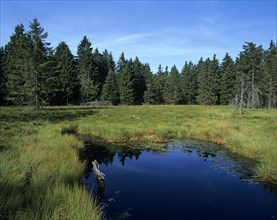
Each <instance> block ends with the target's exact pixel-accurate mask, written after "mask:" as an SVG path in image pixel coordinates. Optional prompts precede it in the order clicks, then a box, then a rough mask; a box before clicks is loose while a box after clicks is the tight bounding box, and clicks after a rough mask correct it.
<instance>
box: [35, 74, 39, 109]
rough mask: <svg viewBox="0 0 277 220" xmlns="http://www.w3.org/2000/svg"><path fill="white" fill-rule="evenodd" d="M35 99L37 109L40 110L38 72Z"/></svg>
mask: <svg viewBox="0 0 277 220" xmlns="http://www.w3.org/2000/svg"><path fill="white" fill-rule="evenodd" d="M35 92H36V94H35V96H36V97H35V99H36V108H37V109H39V100H38V73H37V71H36V85H35Z"/></svg>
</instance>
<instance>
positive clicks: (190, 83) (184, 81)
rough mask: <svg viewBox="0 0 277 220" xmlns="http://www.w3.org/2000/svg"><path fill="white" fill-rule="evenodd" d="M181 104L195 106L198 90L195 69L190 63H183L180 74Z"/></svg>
mask: <svg viewBox="0 0 277 220" xmlns="http://www.w3.org/2000/svg"><path fill="white" fill-rule="evenodd" d="M181 90H182V103H185V104H196V96H197V90H198V82H197V71H196V67H195V66H194V65H193V63H192V62H191V61H190V62H189V63H187V62H186V63H185V65H184V67H183V69H182V72H181Z"/></svg>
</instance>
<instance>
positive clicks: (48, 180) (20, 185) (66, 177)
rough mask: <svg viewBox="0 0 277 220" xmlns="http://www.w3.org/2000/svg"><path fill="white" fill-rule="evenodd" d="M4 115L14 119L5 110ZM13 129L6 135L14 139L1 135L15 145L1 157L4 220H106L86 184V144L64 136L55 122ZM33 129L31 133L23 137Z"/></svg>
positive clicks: (0, 209) (0, 215)
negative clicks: (83, 153) (83, 151)
mask: <svg viewBox="0 0 277 220" xmlns="http://www.w3.org/2000/svg"><path fill="white" fill-rule="evenodd" d="M0 111H1V112H3V111H4V113H5V116H4V117H9V115H8V113H7V112H6V111H5V109H4V110H3V109H1V110H0ZM13 111H14V110H13ZM19 111H20V109H19ZM29 111H30V115H29V117H30V118H31V117H32V114H34V113H33V112H32V111H33V110H31V109H30V110H29ZM51 114H53V112H51ZM56 114H58V113H56ZM0 117H1V115H0ZM26 117H27V116H26V115H25V116H24V120H26ZM19 118H20V117H19ZM4 120H8V119H7V118H5V119H4ZM9 123H10V127H9V128H8V129H6V128H5V129H4V132H3V133H6V134H9V133H11V132H14V135H13V136H4V137H2V133H1V137H2V138H5V139H6V140H7V141H8V143H10V144H8V145H7V146H6V148H5V150H2V151H1V152H0V219H102V218H103V216H102V213H101V210H100V209H99V208H98V207H97V206H96V204H95V202H94V201H93V200H92V199H91V196H90V195H89V193H88V192H87V191H86V190H85V189H84V188H83V186H82V185H81V184H80V179H81V176H82V175H83V171H84V167H85V165H84V164H83V163H81V162H80V160H79V151H80V150H81V149H82V148H83V143H82V142H80V141H79V140H77V138H76V137H75V136H73V135H63V136H62V135H61V124H60V123H53V122H49V120H46V121H44V120H41V119H39V118H34V119H32V120H31V119H30V121H29V120H28V121H25V122H23V121H22V120H19V119H18V121H11V122H9ZM17 124H18V125H19V126H17ZM33 124H35V125H33ZM0 126H1V125H0ZM5 126H6V125H5ZM27 126H30V128H28V129H29V131H30V132H23V131H24V130H25V129H26V127H27ZM32 126H33V127H32ZM0 128H1V131H2V127H0ZM6 130H7V131H6ZM18 133H22V134H21V135H17V134H18ZM67 133H70V132H67ZM11 143H12V144H11Z"/></svg>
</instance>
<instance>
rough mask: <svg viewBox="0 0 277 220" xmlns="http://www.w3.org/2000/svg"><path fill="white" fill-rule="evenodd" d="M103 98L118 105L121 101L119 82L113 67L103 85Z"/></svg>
mask: <svg viewBox="0 0 277 220" xmlns="http://www.w3.org/2000/svg"><path fill="white" fill-rule="evenodd" d="M102 99H103V100H107V101H110V102H111V103H112V104H113V105H117V104H119V102H120V98H119V89H118V83H117V79H116V75H115V73H114V71H113V70H112V69H110V71H109V73H108V76H107V78H106V81H105V84H104V86H103V92H102Z"/></svg>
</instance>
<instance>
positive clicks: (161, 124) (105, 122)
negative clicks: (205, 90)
mask: <svg viewBox="0 0 277 220" xmlns="http://www.w3.org/2000/svg"><path fill="white" fill-rule="evenodd" d="M276 113H277V111H276V110H275V109H272V110H261V109H260V110H246V111H245V114H244V115H243V116H239V115H237V114H236V113H235V112H234V111H233V110H232V109H230V108H229V107H223V106H218V107H213V106H117V107H97V108H95V107H80V106H71V107H47V108H45V109H43V110H34V109H33V108H29V107H20V108H1V109H0V119H1V124H0V130H1V133H0V191H1V194H0V217H1V218H9V217H10V218H17V217H20V219H49V218H53V219H60V218H63V217H64V218H71V219H77V218H82V216H86V215H87V214H88V213H90V216H91V219H101V218H102V214H101V212H100V211H99V209H97V208H96V206H95V204H94V203H93V201H92V200H91V198H90V197H89V196H88V195H87V194H86V192H85V191H84V189H83V187H82V186H81V185H80V178H81V176H82V173H83V170H84V168H85V164H84V163H82V162H81V161H80V160H79V153H80V152H81V151H82V149H83V147H84V146H83V143H82V141H80V140H77V138H76V134H78V135H81V136H83V137H90V139H92V140H93V141H95V143H102V144H109V143H114V142H117V143H119V142H126V141H155V142H163V141H164V140H168V139H170V138H172V137H176V138H184V137H188V138H194V139H200V140H204V141H212V142H215V143H219V144H222V145H224V146H226V147H227V148H228V149H230V150H231V151H232V152H235V153H238V154H242V155H244V156H247V157H249V158H253V159H255V160H257V161H259V163H260V165H259V166H258V169H257V170H256V171H255V172H256V176H257V177H258V178H259V179H260V180H264V181H269V182H272V183H273V184H276V183H277V171H276V156H277V148H276V146H275V143H276V129H277V123H276V121H277V114H276ZM134 115H135V116H138V117H134ZM66 127H69V128H70V129H69V130H67V131H66V132H64V134H63V135H62V134H61V133H62V132H61V131H62V129H64V128H66ZM71 131H72V132H71ZM76 132H77V133H76ZM68 133H73V134H74V133H75V134H74V135H71V134H69V135H67V134H68ZM156 147H157V148H159V144H157V145H156ZM7 192H8V193H7ZM80 203H83V204H86V205H85V206H84V205H83V206H82V207H81V208H80V207H79V205H80ZM92 213H93V214H92Z"/></svg>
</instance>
